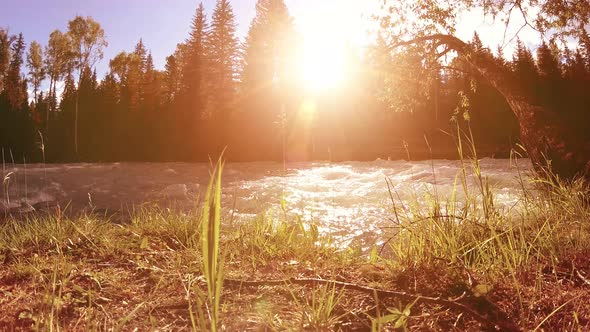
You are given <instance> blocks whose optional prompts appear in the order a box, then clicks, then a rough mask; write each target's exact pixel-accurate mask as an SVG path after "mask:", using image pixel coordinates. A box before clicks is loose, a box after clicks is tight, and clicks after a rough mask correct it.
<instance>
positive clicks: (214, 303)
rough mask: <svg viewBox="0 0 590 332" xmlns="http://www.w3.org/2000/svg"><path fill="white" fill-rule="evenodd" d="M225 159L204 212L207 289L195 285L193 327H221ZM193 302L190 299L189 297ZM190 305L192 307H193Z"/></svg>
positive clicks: (213, 180) (213, 179) (217, 169)
mask: <svg viewBox="0 0 590 332" xmlns="http://www.w3.org/2000/svg"><path fill="white" fill-rule="evenodd" d="M223 165H224V163H223V161H222V160H221V159H220V160H219V161H218V163H217V165H216V166H215V168H214V170H213V172H212V174H211V180H210V182H209V186H208V187H207V192H206V194H205V200H204V202H203V212H202V215H201V249H202V251H201V256H202V257H201V258H202V270H203V278H204V280H205V284H206V286H207V291H206V292H202V291H201V290H200V289H199V288H198V287H195V292H196V303H197V308H196V309H197V317H196V321H195V317H194V316H193V314H192V310H190V311H191V322H192V325H193V329H195V330H197V328H198V330H199V331H204V330H210V331H212V332H215V331H218V330H219V327H220V326H219V322H220V312H219V311H220V310H219V306H220V300H221V289H222V286H223V275H224V268H223V264H224V263H223V262H224V258H223V257H221V249H220V246H219V240H220V227H221V174H222V170H223ZM189 302H190V301H189ZM189 309H190V308H189Z"/></svg>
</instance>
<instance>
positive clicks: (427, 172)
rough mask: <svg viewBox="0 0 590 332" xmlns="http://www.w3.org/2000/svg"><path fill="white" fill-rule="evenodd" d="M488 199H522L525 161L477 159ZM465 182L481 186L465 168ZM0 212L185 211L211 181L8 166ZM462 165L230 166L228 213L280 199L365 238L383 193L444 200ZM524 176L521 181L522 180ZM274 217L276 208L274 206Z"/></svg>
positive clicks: (158, 167) (385, 201) (114, 169)
mask: <svg viewBox="0 0 590 332" xmlns="http://www.w3.org/2000/svg"><path fill="white" fill-rule="evenodd" d="M480 164H481V168H482V173H483V176H485V177H487V178H488V181H489V183H490V186H491V188H492V191H493V192H494V194H495V196H494V197H495V204H496V206H497V207H499V208H500V209H504V210H506V211H510V210H513V209H515V208H516V207H517V206H518V203H519V200H520V198H521V197H522V185H521V183H520V182H519V179H521V178H523V177H524V178H525V179H526V177H527V176H530V174H531V165H530V162H529V161H528V160H519V161H518V163H515V162H514V161H510V160H507V159H483V160H481V161H480ZM467 169H468V176H467V178H468V185H469V188H470V190H471V191H472V192H474V193H477V192H479V191H478V189H477V182H476V181H475V177H474V176H473V174H472V172H471V171H470V166H469V165H468V167H467ZM2 172H3V173H2V178H3V179H4V181H3V182H2V184H1V185H2V193H1V194H0V212H1V211H4V212H6V211H11V212H15V211H17V212H19V213H22V212H27V211H30V210H32V209H33V208H34V209H37V210H42V209H46V208H51V207H53V208H55V207H56V206H58V205H59V206H60V207H61V208H62V209H63V208H64V207H67V209H68V210H70V211H80V210H82V209H86V210H90V209H94V210H96V211H107V210H110V211H128V210H130V209H132V208H137V207H138V206H149V205H154V204H157V205H158V206H161V207H174V208H176V209H180V210H190V209H192V208H194V207H195V202H196V201H197V199H198V197H199V195H201V194H202V193H203V190H204V188H206V185H207V183H208V181H209V172H210V165H209V164H206V163H200V164H199V163H196V164H195V163H110V164H48V165H41V164H35V165H6V166H4V168H3V170H2ZM461 173H462V171H461V162H459V161H449V160H433V161H418V162H416V161H411V162H408V161H386V160H377V161H373V162H339V163H330V162H309V163H290V164H287V165H283V164H281V163H272V162H257V163H230V164H227V165H226V167H225V169H224V172H223V194H224V196H223V197H224V205H225V207H226V211H232V212H234V215H236V216H238V217H241V218H245V217H248V216H253V215H255V214H257V213H260V212H261V211H275V212H277V211H278V210H279V209H278V207H279V206H280V202H281V200H282V199H283V200H284V202H285V203H286V207H287V211H288V213H289V214H291V215H298V216H301V217H302V219H304V220H314V221H315V222H317V223H318V225H319V227H320V230H321V231H322V232H323V233H332V234H340V235H344V234H348V235H349V236H352V237H356V236H363V234H368V233H371V234H374V233H376V232H378V230H379V228H380V227H382V226H383V225H385V224H386V223H387V222H389V221H388V220H389V218H391V216H392V204H391V200H390V194H389V190H388V186H387V183H386V179H390V180H391V190H392V191H391V192H392V193H393V194H394V198H395V201H397V202H398V203H399V204H400V206H401V205H402V204H411V203H410V202H420V201H426V200H428V199H429V197H432V196H433V195H437V196H438V197H439V198H440V199H441V200H442V201H444V200H446V199H448V198H449V197H450V196H451V195H452V192H453V188H457V189H458V190H457V193H458V195H459V196H458V197H459V200H460V199H461V198H462V193H463V190H462V189H461V187H460V184H457V185H456V180H457V175H460V174H461ZM525 182H526V181H525ZM277 213H278V212H277Z"/></svg>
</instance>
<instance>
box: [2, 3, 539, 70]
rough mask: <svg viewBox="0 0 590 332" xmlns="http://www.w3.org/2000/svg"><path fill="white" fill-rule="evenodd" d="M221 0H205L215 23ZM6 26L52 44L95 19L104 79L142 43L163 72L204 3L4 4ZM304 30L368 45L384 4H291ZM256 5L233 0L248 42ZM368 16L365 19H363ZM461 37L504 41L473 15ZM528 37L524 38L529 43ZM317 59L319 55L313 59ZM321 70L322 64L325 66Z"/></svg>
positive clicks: (311, 36)
mask: <svg viewBox="0 0 590 332" xmlns="http://www.w3.org/2000/svg"><path fill="white" fill-rule="evenodd" d="M215 1H216V0H204V1H203V2H204V4H205V7H206V10H207V13H208V16H209V18H210V16H211V12H212V9H213V7H214V5H215ZM1 2H2V6H1V7H2V10H0V26H2V27H7V28H9V30H10V32H11V33H19V32H22V33H23V35H24V38H25V41H26V42H27V43H29V42H31V41H32V40H37V41H39V42H40V43H41V44H42V45H45V44H46V43H47V39H48V36H49V34H50V33H51V31H53V30H54V29H60V30H62V31H65V30H67V22H68V21H69V20H71V19H72V18H73V17H74V16H75V15H83V16H92V17H93V18H94V19H95V20H97V21H98V22H99V23H100V24H101V25H102V27H103V28H104V30H105V34H106V37H107V40H108V42H109V46H108V48H107V49H106V50H105V59H103V60H102V61H101V62H100V63H99V64H98V65H97V70H98V72H99V77H101V76H102V75H104V73H105V72H106V70H107V68H108V60H109V59H111V58H113V57H114V56H115V55H116V54H117V53H119V52H121V51H130V50H132V49H133V47H134V45H135V44H136V43H137V41H138V40H139V38H143V40H144V43H145V44H146V46H147V47H148V49H150V50H151V51H152V54H153V57H154V62H155V65H156V67H157V68H163V67H164V63H165V59H166V57H167V56H168V55H170V54H171V53H172V52H173V51H174V49H175V47H176V44H177V43H179V42H182V41H184V40H185V39H186V38H187V36H188V32H189V29H190V24H191V19H192V17H193V15H194V13H195V9H196V7H197V4H198V2H199V1H198V0H1ZM285 2H286V4H287V6H288V7H289V10H290V12H291V14H292V16H293V17H295V21H296V25H297V28H298V30H299V31H300V32H301V33H302V34H303V36H304V38H306V39H307V40H306V44H307V45H308V46H309V47H308V48H313V47H314V45H315V46H318V47H320V46H321V48H319V49H320V51H318V53H321V52H322V51H321V50H322V49H323V50H325V49H327V48H329V47H330V46H332V48H333V49H334V52H338V51H339V50H340V49H341V48H342V47H343V45H345V44H346V42H350V43H352V44H353V45H364V44H366V43H367V41H366V40H367V39H366V38H367V37H366V36H367V34H366V32H365V31H366V29H367V28H368V25H367V24H366V23H363V22H364V21H365V19H367V17H368V15H369V14H370V13H371V12H372V11H373V10H374V9H376V8H378V4H379V3H380V1H379V0H285ZM255 3H256V0H233V1H232V5H233V7H234V11H235V13H236V17H237V23H238V32H239V35H240V36H241V37H243V36H244V35H245V34H246V32H247V30H248V26H249V25H250V21H251V20H252V18H253V17H254V14H255ZM363 16H364V19H363ZM461 22H462V23H461V26H462V28H460V29H459V36H460V37H463V38H465V39H470V38H471V35H472V33H473V29H474V28H476V29H478V30H479V31H480V34H481V37H482V39H483V41H484V43H486V44H488V43H489V44H496V43H497V42H499V41H501V39H502V37H501V36H502V32H503V30H502V29H498V27H497V26H494V25H492V24H489V23H490V22H483V23H482V16H480V15H468V16H467V17H466V18H465V19H464V20H461ZM527 37H528V36H527V35H526V34H525V35H524V39H525V40H526V39H527ZM310 56H312V57H316V56H320V55H319V54H311V55H310ZM318 65H320V66H321V65H322V64H321V63H320V64H318Z"/></svg>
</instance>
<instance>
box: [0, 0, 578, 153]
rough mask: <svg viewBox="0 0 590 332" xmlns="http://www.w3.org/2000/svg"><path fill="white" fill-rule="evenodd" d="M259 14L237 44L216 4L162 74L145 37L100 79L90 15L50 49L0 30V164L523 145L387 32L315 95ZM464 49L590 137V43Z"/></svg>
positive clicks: (450, 69) (456, 79)
mask: <svg viewBox="0 0 590 332" xmlns="http://www.w3.org/2000/svg"><path fill="white" fill-rule="evenodd" d="M257 6H258V7H257V11H256V17H255V18H254V20H253V21H252V23H251V25H250V28H249V31H248V34H247V36H246V38H245V39H244V40H241V39H240V38H239V36H238V35H237V33H236V23H235V15H234V13H233V11H232V6H231V3H230V2H229V1H219V2H218V3H217V5H216V7H215V9H214V12H213V13H212V14H211V17H208V14H207V13H206V12H205V9H204V7H203V5H202V4H201V5H200V6H198V8H197V10H196V13H195V15H194V19H193V21H192V22H187V24H191V33H190V36H188V37H187V39H186V40H185V41H183V42H180V43H179V44H178V45H177V49H176V51H175V52H174V53H173V54H171V55H170V56H169V57H167V59H166V66H165V68H164V69H163V70H160V69H157V68H154V64H153V59H152V56H151V53H150V51H149V47H150V46H149V45H145V44H144V43H143V41H142V40H141V39H139V41H138V42H137V44H136V45H135V46H134V47H130V49H129V50H128V51H123V52H121V53H119V54H118V55H117V56H116V57H114V58H113V59H110V60H109V71H108V72H107V73H106V75H105V76H104V77H97V73H96V70H95V69H94V66H95V64H96V63H97V61H100V60H101V59H102V50H103V49H104V47H106V46H107V45H108V43H107V40H106V39H105V32H104V31H103V29H102V28H101V26H100V23H99V22H96V21H94V20H93V19H92V18H91V17H80V16H78V17H75V18H73V19H72V20H71V21H70V22H69V23H68V30H67V31H65V32H62V31H59V30H55V31H53V32H51V34H50V38H49V42H48V44H47V45H40V44H39V43H38V42H35V41H31V42H30V43H28V44H27V41H26V39H25V38H26V36H23V35H22V34H12V33H11V32H10V31H8V30H7V29H0V146H1V147H2V150H3V156H4V159H5V160H8V161H10V160H11V159H12V161H14V162H17V163H20V162H25V161H42V160H46V161H51V162H68V161H93V162H96V161H97V162H100V161H104V162H107V161H206V160H208V159H209V158H210V156H213V155H217V154H219V153H220V152H221V151H222V150H223V149H224V148H226V147H227V151H226V157H228V158H229V159H230V160H236V161H253V160H277V161H280V160H286V161H296V160H311V159H321V160H355V159H356V160H374V159H376V158H383V159H387V158H406V156H407V152H408V151H409V152H411V156H410V157H412V154H413V157H415V158H431V157H438V158H454V157H456V156H455V152H454V144H455V143H454V141H453V137H452V136H453V134H452V133H453V132H456V130H455V127H456V125H457V124H460V125H461V126H464V125H465V124H466V123H469V125H470V126H471V128H472V130H473V132H474V135H475V137H476V141H477V143H478V145H479V147H480V149H481V151H482V153H483V154H485V155H489V156H504V157H505V156H507V155H508V153H509V151H510V149H511V148H512V147H514V146H515V144H516V143H518V142H519V130H518V123H517V122H516V120H515V117H514V115H513V114H512V112H511V111H510V108H509V106H508V105H507V103H506V102H505V101H504V98H503V97H502V95H500V94H499V93H498V92H497V91H496V89H495V88H493V87H492V86H491V85H490V84H489V83H487V82H486V81H485V80H482V79H481V78H480V77H478V76H477V75H475V74H473V73H472V72H470V71H469V70H466V69H464V68H463V67H462V66H464V65H463V64H462V63H461V62H460V61H458V60H457V59H456V58H453V57H450V58H449V60H448V61H447V65H446V66H444V67H441V68H439V69H437V70H436V71H435V72H433V71H428V70H427V69H426V68H425V67H426V66H427V65H426V64H425V62H424V61H422V60H421V58H420V56H419V53H418V50H417V49H418V47H415V48H406V49H404V50H401V51H392V50H390V49H389V48H388V46H387V45H386V43H385V40H384V38H383V36H384V35H385V33H386V31H377V32H376V34H377V36H378V37H377V38H374V41H373V43H372V44H371V45H368V46H367V47H366V48H365V49H363V50H361V51H357V50H353V49H351V50H349V53H350V54H348V55H347V59H348V61H349V62H350V63H349V66H351V67H353V68H355V70H354V73H353V75H354V77H353V78H351V79H350V80H349V83H348V84H346V86H342V87H339V88H337V89H334V90H332V91H327V92H324V93H319V94H318V93H313V92H310V91H309V90H308V89H306V87H305V85H304V84H302V80H301V77H300V75H299V73H298V67H297V63H296V61H297V56H296V55H297V52H298V45H299V44H300V43H301V38H300V36H299V35H298V33H297V31H296V30H295V26H294V23H293V18H292V17H291V16H290V14H289V12H288V9H287V7H286V6H284V5H283V6H267V7H265V6H264V2H260V3H259V4H258V5H257ZM470 43H471V45H472V46H473V47H474V48H476V49H479V50H484V51H485V52H488V53H489V54H492V53H494V56H495V58H496V59H498V61H501V62H504V63H505V64H506V66H508V67H509V68H510V70H511V71H512V72H513V73H514V75H515V76H516V77H517V79H518V81H519V82H520V83H519V84H521V85H522V86H526V88H527V89H528V90H530V94H531V95H533V96H534V97H533V98H534V100H535V101H537V102H539V103H542V104H544V105H548V106H549V107H551V108H552V109H556V110H557V111H558V112H561V113H562V115H563V116H564V118H567V119H569V120H571V121H570V122H571V123H572V124H577V126H582V128H579V129H581V130H588V129H589V128H587V127H588V125H587V124H586V123H587V122H586V121H582V120H583V119H584V117H585V112H586V111H587V110H588V108H589V106H590V95H589V94H587V93H586V89H585V87H586V86H587V84H588V82H589V81H590V37H589V36H588V34H586V35H584V36H582V37H580V40H578V42H577V46H576V47H575V48H574V49H569V48H567V47H565V48H564V47H560V46H559V45H558V43H557V42H556V41H555V40H548V41H543V42H542V43H541V44H540V45H539V46H537V45H526V44H524V43H523V42H521V41H520V40H519V41H518V42H517V46H516V48H515V51H514V53H513V54H512V56H511V57H510V58H505V57H503V53H502V51H501V50H489V49H486V48H485V47H484V46H483V45H482V42H481V41H480V38H479V36H478V35H477V34H475V35H474V36H473V39H472V40H471V42H470ZM391 72H394V73H396V76H395V77H394V78H393V79H392V77H391V76H392V75H391V74H390V73H391ZM47 86H48V88H47ZM58 87H60V89H58ZM61 87H63V89H61ZM58 90H63V91H58ZM428 146H430V148H431V150H434V151H436V152H435V153H434V154H432V152H430V151H428V149H427V147H428ZM433 148H434V149H433ZM406 150H408V151H406Z"/></svg>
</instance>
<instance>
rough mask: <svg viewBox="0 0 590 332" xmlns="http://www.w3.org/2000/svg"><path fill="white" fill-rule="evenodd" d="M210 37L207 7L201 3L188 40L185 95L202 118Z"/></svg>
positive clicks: (190, 106)
mask: <svg viewBox="0 0 590 332" xmlns="http://www.w3.org/2000/svg"><path fill="white" fill-rule="evenodd" d="M208 37H209V26H208V24H207V16H206V14H205V7H204V6H203V3H202V2H201V3H200V4H199V6H198V7H197V12H196V13H195V16H194V18H193V22H192V26H191V33H190V38H189V39H188V40H187V42H186V45H187V53H188V54H187V61H186V63H185V64H184V68H183V79H184V88H185V89H186V91H185V93H186V95H187V102H188V105H187V106H188V107H189V109H190V110H191V112H192V113H196V114H197V115H198V116H199V117H200V112H201V111H202V108H203V105H204V104H205V103H204V98H205V93H204V90H205V84H204V83H205V82H204V81H205V76H206V74H207V73H206V68H207V58H206V56H207V53H206V51H207V50H206V44H207V38H208Z"/></svg>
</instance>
